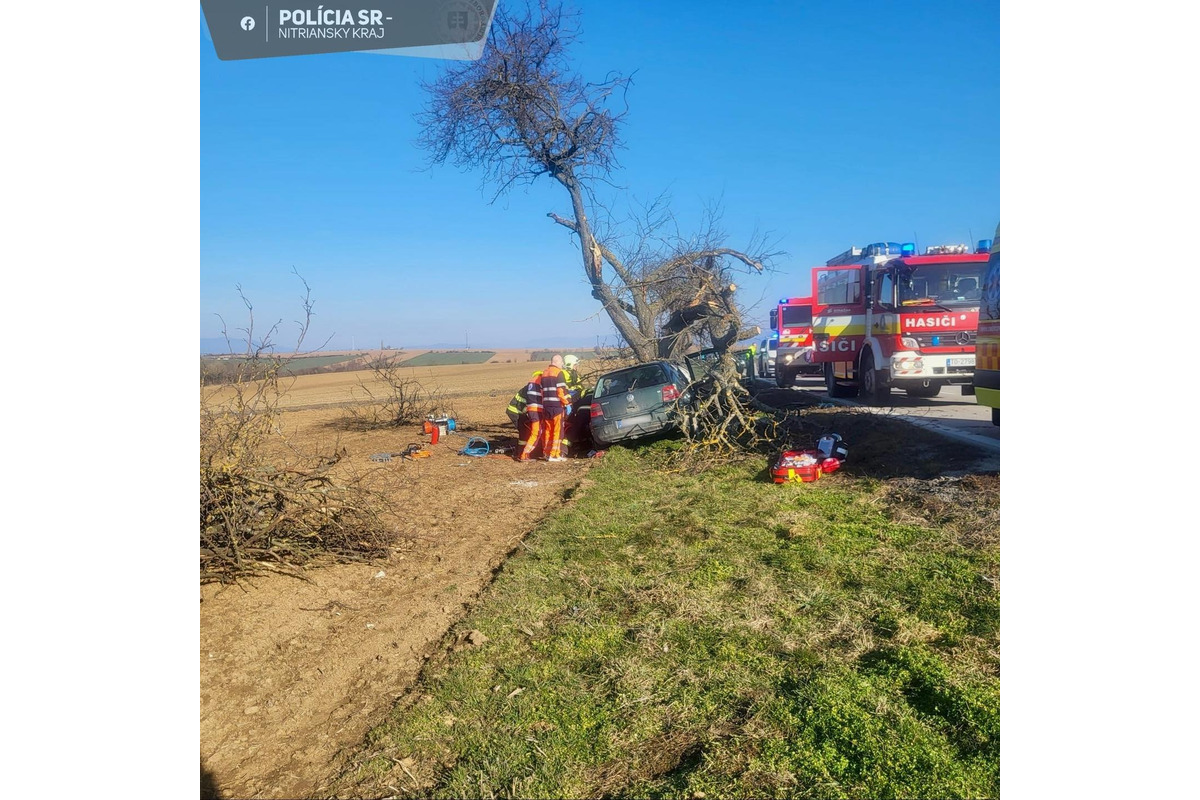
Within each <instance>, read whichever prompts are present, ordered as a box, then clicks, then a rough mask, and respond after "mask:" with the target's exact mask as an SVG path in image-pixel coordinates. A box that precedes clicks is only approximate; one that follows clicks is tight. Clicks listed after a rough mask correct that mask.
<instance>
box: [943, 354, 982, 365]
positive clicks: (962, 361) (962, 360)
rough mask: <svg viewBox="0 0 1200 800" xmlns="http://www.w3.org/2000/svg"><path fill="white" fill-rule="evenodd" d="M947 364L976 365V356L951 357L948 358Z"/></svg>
mask: <svg viewBox="0 0 1200 800" xmlns="http://www.w3.org/2000/svg"><path fill="white" fill-rule="evenodd" d="M946 366H948V367H973V366H975V358H974V356H972V357H970V358H951V359H947V361H946Z"/></svg>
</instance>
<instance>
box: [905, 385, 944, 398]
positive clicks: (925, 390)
mask: <svg viewBox="0 0 1200 800" xmlns="http://www.w3.org/2000/svg"><path fill="white" fill-rule="evenodd" d="M904 391H906V392H908V396H909V397H937V396H938V395H939V394H940V393H941V391H942V384H940V383H938V382H937V381H925V382H923V383H922V384H921V385H920V386H909V387H908V388H907V389H905V390H904Z"/></svg>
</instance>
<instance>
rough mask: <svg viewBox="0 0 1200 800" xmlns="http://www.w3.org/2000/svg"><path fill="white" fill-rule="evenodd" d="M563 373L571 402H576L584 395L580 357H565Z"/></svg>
mask: <svg viewBox="0 0 1200 800" xmlns="http://www.w3.org/2000/svg"><path fill="white" fill-rule="evenodd" d="M562 373H563V380H564V381H566V383H567V391H568V392H570V393H571V402H575V401H576V400H578V399H579V398H580V397H581V396H582V395H583V384H582V383H580V382H579V356H564V357H563V371H562Z"/></svg>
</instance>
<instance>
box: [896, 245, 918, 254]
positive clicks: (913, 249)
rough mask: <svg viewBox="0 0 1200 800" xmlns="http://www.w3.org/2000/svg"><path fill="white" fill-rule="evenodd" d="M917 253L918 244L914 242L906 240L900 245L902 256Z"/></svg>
mask: <svg viewBox="0 0 1200 800" xmlns="http://www.w3.org/2000/svg"><path fill="white" fill-rule="evenodd" d="M916 254H917V246H916V245H915V244H913V243H912V242H905V243H904V244H903V245H901V246H900V255H901V256H915V255H916Z"/></svg>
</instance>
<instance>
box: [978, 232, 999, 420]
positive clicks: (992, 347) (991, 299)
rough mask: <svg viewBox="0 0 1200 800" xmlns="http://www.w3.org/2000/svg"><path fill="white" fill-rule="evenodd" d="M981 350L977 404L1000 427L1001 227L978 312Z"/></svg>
mask: <svg viewBox="0 0 1200 800" xmlns="http://www.w3.org/2000/svg"><path fill="white" fill-rule="evenodd" d="M976 346H977V347H978V348H979V351H978V353H977V354H976V356H977V358H978V362H977V363H976V364H975V401H976V402H977V403H979V404H980V405H981V406H989V407H990V408H991V409H992V424H993V425H999V424H1000V225H999V224H997V225H996V238H995V239H993V240H992V248H991V253H990V255H989V256H988V268H987V273H986V274H985V275H984V277H983V304H982V305H981V306H980V309H979V341H978V343H977V345H976Z"/></svg>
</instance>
